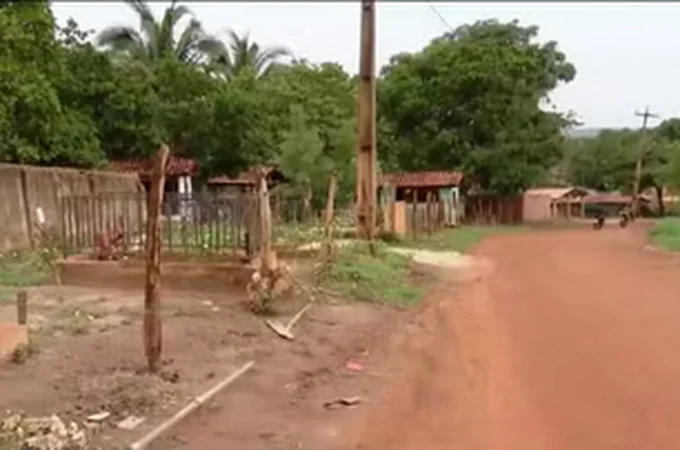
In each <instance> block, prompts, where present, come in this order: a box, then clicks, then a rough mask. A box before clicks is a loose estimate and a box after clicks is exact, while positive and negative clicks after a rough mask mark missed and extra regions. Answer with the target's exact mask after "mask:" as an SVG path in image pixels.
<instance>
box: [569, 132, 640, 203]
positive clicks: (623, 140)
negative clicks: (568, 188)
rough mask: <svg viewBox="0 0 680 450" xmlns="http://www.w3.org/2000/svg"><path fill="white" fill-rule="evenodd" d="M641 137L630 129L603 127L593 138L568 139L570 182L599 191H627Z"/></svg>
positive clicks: (631, 181)
mask: <svg viewBox="0 0 680 450" xmlns="http://www.w3.org/2000/svg"><path fill="white" fill-rule="evenodd" d="M640 137H641V136H640V134H639V133H638V132H637V131H633V130H604V131H602V132H601V133H600V134H599V135H598V136H597V137H595V138H581V139H574V140H570V141H568V143H567V153H566V158H567V166H568V169H567V171H568V179H569V181H570V182H571V183H573V184H576V185H579V186H583V187H587V188H591V189H596V190H598V191H625V192H630V190H631V189H632V186H633V175H634V173H635V159H636V157H637V154H638V152H639V150H640V145H641V144H642V142H641V139H640Z"/></svg>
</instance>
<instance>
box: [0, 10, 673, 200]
mask: <svg viewBox="0 0 680 450" xmlns="http://www.w3.org/2000/svg"><path fill="white" fill-rule="evenodd" d="M127 3H128V5H129V6H130V7H131V8H133V9H134V11H135V12H136V13H137V15H138V18H139V23H138V24H132V25H136V26H129V27H120V26H114V27H109V28H107V29H105V30H97V31H95V30H83V29H81V28H80V27H79V26H78V24H77V23H76V22H75V21H73V20H69V21H68V22H67V23H66V24H63V25H62V26H57V25H56V24H55V21H54V18H53V16H52V14H51V11H50V7H49V3H48V2H46V1H42V2H41V1H37V2H4V3H3V4H2V6H1V7H0V43H2V45H0V60H1V62H2V63H1V64H0V92H1V93H2V96H0V136H2V138H1V139H0V161H3V162H20V163H29V164H42V165H68V166H75V167H97V166H100V165H104V164H106V163H107V161H108V160H112V159H129V158H140V157H147V156H149V155H151V154H152V153H153V152H154V151H155V149H156V148H157V146H158V144H159V143H161V142H165V143H167V144H168V145H169V146H170V147H171V149H172V151H173V153H174V154H176V155H182V156H186V157H190V158H194V159H196V160H197V161H198V162H199V166H200V167H201V169H202V171H203V175H204V176H208V175H211V174H218V173H227V174H233V173H235V172H238V171H240V170H242V169H244V168H246V167H248V166H250V165H254V164H274V163H277V164H279V165H280V167H281V169H282V170H283V171H284V172H285V173H286V174H287V176H288V177H289V178H290V179H292V180H293V183H292V186H291V189H293V190H297V191H298V192H300V193H301V195H307V194H310V193H311V195H312V202H314V203H316V204H321V203H322V202H323V197H324V196H323V195H322V194H323V192H325V189H326V183H327V180H328V176H329V175H330V173H331V172H337V173H338V175H339V195H340V196H341V197H343V198H345V199H350V198H351V197H352V195H353V192H354V177H355V170H356V168H355V166H354V164H355V159H354V158H355V145H356V144H355V139H356V131H355V129H356V118H355V117H356V92H357V81H358V80H357V77H356V76H352V75H350V74H349V73H348V72H347V70H346V69H345V68H343V67H342V66H341V65H339V64H337V63H334V62H321V63H312V62H309V61H306V60H293V61H286V60H283V59H281V58H282V57H286V56H289V55H290V54H291V52H290V51H288V50H287V49H286V48H285V47H284V46H280V47H272V48H264V47H262V46H260V45H259V44H258V43H257V42H256V41H254V40H253V39H252V38H251V37H250V35H248V34H244V35H242V36H240V35H238V34H236V33H233V32H230V33H229V34H228V35H227V36H226V39H225V40H222V39H219V38H218V37H217V36H216V35H213V34H210V33H209V32H207V31H206V30H204V28H203V26H202V25H201V23H200V21H199V18H197V17H195V16H194V15H193V14H192V12H191V10H190V8H188V7H187V6H184V5H181V4H178V3H177V2H173V3H171V5H170V6H169V7H168V8H167V9H166V10H165V11H164V14H163V15H162V17H160V18H156V17H154V16H153V14H151V11H150V9H149V7H148V4H146V3H145V2H143V1H140V0H129V1H128V2H127ZM537 33H538V30H537V28H536V27H534V26H525V25H522V24H519V23H518V22H517V21H512V22H508V23H503V22H499V21H497V20H486V21H481V22H476V23H473V24H468V25H464V26H461V27H459V28H457V29H456V30H455V31H453V32H451V33H446V34H444V35H442V36H440V37H437V38H436V39H433V40H432V41H431V42H430V43H429V44H428V45H427V46H425V48H423V49H422V50H421V51H418V52H414V53H403V54H398V55H395V56H393V57H392V58H390V61H389V63H388V64H387V65H385V67H383V68H382V69H381V71H380V76H379V78H378V86H377V89H378V92H377V94H378V97H377V99H378V105H377V106H378V118H377V119H378V123H377V125H378V155H379V158H380V166H381V167H383V168H384V169H385V170H403V171H407V170H425V169H433V170H462V171H464V172H465V173H466V175H467V178H468V179H469V181H470V183H471V184H472V186H473V187H474V188H476V189H478V190H480V191H483V192H489V193H495V194H513V193H516V192H518V191H521V190H522V189H524V188H526V187H529V186H531V185H532V184H536V183H539V182H541V181H543V180H546V179H547V178H549V176H553V177H554V176H555V173H556V172H561V175H562V178H564V179H565V181H567V182H570V183H574V184H579V185H583V186H586V187H591V188H595V189H602V190H612V189H618V190H624V191H625V190H627V189H630V188H631V187H632V176H633V173H634V167H635V159H636V157H637V156H636V155H639V154H640V151H643V155H644V165H643V166H644V174H643V175H644V176H643V187H659V186H662V185H673V186H676V185H677V186H678V187H680V157H679V156H678V155H679V153H680V152H679V151H678V147H680V119H670V120H667V121H665V122H663V123H661V124H660V125H659V126H658V127H656V128H655V129H653V130H651V132H650V134H649V136H648V138H647V139H646V140H645V139H642V137H641V136H640V133H639V132H637V131H631V130H627V131H626V130H624V131H621V130H619V131H609V132H605V133H602V134H601V135H600V136H599V137H597V138H595V139H590V140H588V139H581V140H565V138H564V137H563V136H564V133H563V131H564V129H565V127H567V126H569V125H571V124H573V122H572V120H571V115H570V113H569V112H559V111H556V109H555V108H554V107H546V106H550V105H551V103H550V96H551V93H552V92H553V90H554V89H555V88H556V87H557V86H559V85H560V84H563V83H568V82H570V81H571V80H573V79H574V77H575V76H576V69H575V68H574V66H573V65H572V64H571V63H570V62H569V61H568V59H567V57H566V55H565V54H564V53H562V52H561V51H560V50H559V46H558V45H557V43H556V42H554V41H549V42H539V41H538V40H537ZM557 169H559V170H557Z"/></svg>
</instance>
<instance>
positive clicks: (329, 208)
mask: <svg viewBox="0 0 680 450" xmlns="http://www.w3.org/2000/svg"><path fill="white" fill-rule="evenodd" d="M337 185H338V174H337V172H336V171H335V170H334V171H333V173H331V176H330V178H329V180H328V198H327V199H326V214H325V217H324V219H325V220H324V222H325V223H324V230H323V234H324V237H325V239H324V253H325V257H326V260H327V261H328V260H330V259H331V258H332V257H333V228H332V227H333V210H334V207H335V191H336V190H337Z"/></svg>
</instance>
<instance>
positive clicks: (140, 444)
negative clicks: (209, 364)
mask: <svg viewBox="0 0 680 450" xmlns="http://www.w3.org/2000/svg"><path fill="white" fill-rule="evenodd" d="M254 365H255V361H250V362H249V363H246V364H245V365H244V366H243V367H241V368H240V369H239V370H237V371H236V372H234V373H232V374H231V375H229V376H228V377H227V378H225V379H224V380H222V381H220V382H219V383H217V384H216V385H215V386H213V387H212V388H210V389H209V390H208V391H206V392H205V393H204V394H202V395H200V396H198V397H194V399H193V400H192V401H191V402H190V403H189V404H188V405H187V406H185V407H184V408H182V410H181V411H179V412H178V413H177V414H175V415H174V416H172V417H171V418H169V419H168V420H166V421H165V422H163V423H162V424H160V425H158V426H157V427H156V428H154V429H153V430H151V431H150V432H149V433H148V434H147V435H146V436H144V437H143V438H141V439H140V440H138V441H137V442H135V443H134V444H132V445H130V447H128V449H129V450H142V449H143V448H145V447H146V446H147V445H149V444H150V443H151V442H152V441H153V440H154V439H156V438H157V437H158V436H160V435H161V434H162V433H163V432H165V431H167V430H168V429H169V428H171V427H172V426H174V425H176V424H177V423H178V422H179V421H180V420H182V419H184V418H185V417H186V416H188V415H189V414H191V413H192V412H193V411H194V410H195V409H196V408H198V407H199V406H201V405H202V404H204V403H205V402H207V401H208V400H210V399H211V398H212V397H213V396H215V394H217V393H218V392H220V391H221V390H222V389H224V388H225V387H227V386H229V385H230V384H231V383H233V382H234V381H236V380H237V379H238V378H240V377H241V375H243V374H244V373H246V372H247V371H248V370H250V368H251V367H253V366H254Z"/></svg>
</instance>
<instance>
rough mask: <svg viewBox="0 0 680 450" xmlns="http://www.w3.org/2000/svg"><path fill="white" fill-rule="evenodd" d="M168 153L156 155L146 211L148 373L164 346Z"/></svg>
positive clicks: (156, 365)
mask: <svg viewBox="0 0 680 450" xmlns="http://www.w3.org/2000/svg"><path fill="white" fill-rule="evenodd" d="M169 153H170V150H169V149H168V147H167V146H166V145H162V146H161V148H160V149H159V150H158V152H157V153H156V158H155V160H154V167H153V175H152V178H151V190H150V192H149V203H148V208H147V215H148V220H147V227H146V234H147V237H146V253H147V255H146V286H145V290H144V352H145V354H146V359H147V363H148V366H149V372H151V373H155V372H157V371H158V369H159V368H160V359H161V349H162V344H163V336H162V324H161V305H160V302H161V294H160V288H161V241H160V238H161V236H160V235H161V223H160V220H159V219H160V214H161V205H162V203H163V190H164V186H165V166H166V163H167V161H168V154H169Z"/></svg>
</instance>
